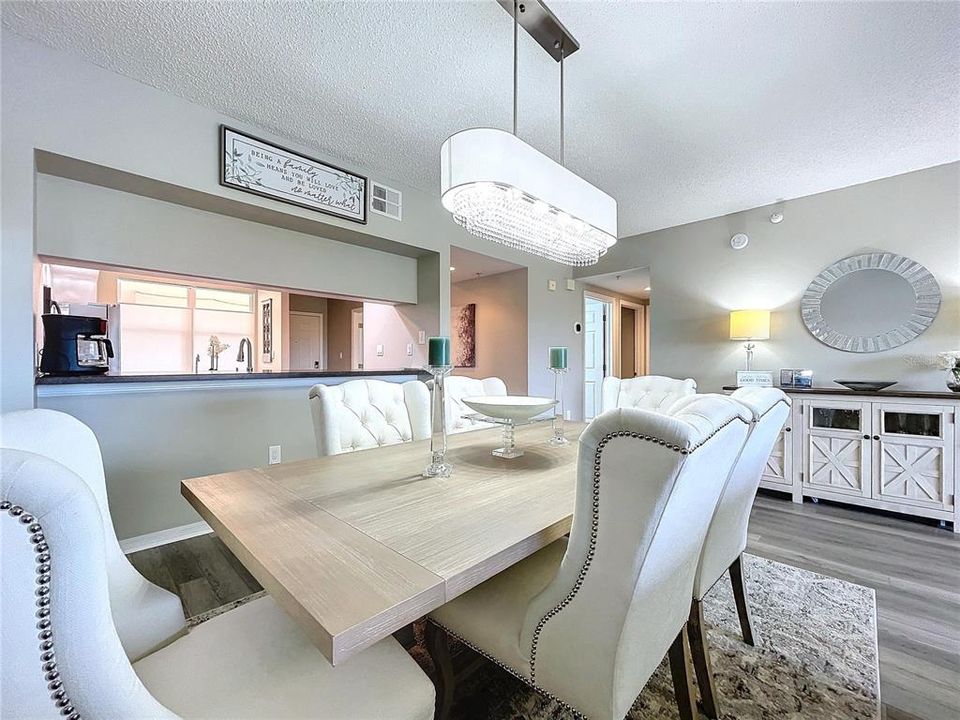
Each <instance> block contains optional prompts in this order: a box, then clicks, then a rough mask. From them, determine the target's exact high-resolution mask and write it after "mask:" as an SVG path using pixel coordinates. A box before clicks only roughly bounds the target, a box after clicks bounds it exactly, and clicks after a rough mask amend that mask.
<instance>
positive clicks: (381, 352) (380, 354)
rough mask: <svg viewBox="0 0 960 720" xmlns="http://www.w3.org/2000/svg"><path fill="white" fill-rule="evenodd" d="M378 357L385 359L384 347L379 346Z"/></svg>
mask: <svg viewBox="0 0 960 720" xmlns="http://www.w3.org/2000/svg"><path fill="white" fill-rule="evenodd" d="M377 357H383V345H377Z"/></svg>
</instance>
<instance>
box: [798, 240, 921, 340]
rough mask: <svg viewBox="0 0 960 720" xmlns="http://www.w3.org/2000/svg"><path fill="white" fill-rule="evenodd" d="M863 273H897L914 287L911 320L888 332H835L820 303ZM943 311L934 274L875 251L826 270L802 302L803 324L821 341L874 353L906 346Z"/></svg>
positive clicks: (904, 260)
mask: <svg viewBox="0 0 960 720" xmlns="http://www.w3.org/2000/svg"><path fill="white" fill-rule="evenodd" d="M861 270H886V271H888V272H892V273H896V274H897V275H899V276H900V277H902V278H903V279H905V280H906V281H907V282H909V283H910V286H911V287H912V288H913V293H914V296H915V300H914V306H913V310H912V312H911V313H910V319H909V320H907V321H906V322H904V323H902V324H901V325H899V326H897V327H895V328H892V329H891V330H888V331H886V332H882V333H876V334H872V335H850V334H847V333H842V332H838V331H837V330H834V329H833V328H832V327H831V326H830V323H828V322H827V321H826V319H825V318H824V317H823V315H822V314H821V301H822V299H823V295H824V293H826V291H827V289H828V288H829V287H830V286H831V285H832V284H833V283H834V282H836V281H837V280H839V279H840V278H842V277H845V276H846V275H849V274H851V273H855V272H859V271H861ZM939 311H940V285H939V284H938V283H937V281H936V278H934V277H933V275H932V274H931V272H930V271H929V270H927V268H925V267H924V266H923V265H921V264H920V263H918V262H915V261H913V260H911V259H910V258H907V257H903V256H902V255H896V254H894V253H885V252H876V253H864V254H862V255H853V256H851V257H848V258H844V259H843V260H838V261H837V262H835V263H833V264H832V265H830V266H829V267H827V268H825V269H824V270H823V271H822V272H821V273H820V274H819V275H817V276H816V277H815V278H814V279H813V282H811V283H810V285H809V286H808V287H807V290H806V292H805V293H804V294H803V298H802V299H801V301H800V313H801V315H802V316H803V323H804V325H806V326H807V329H808V330H809V331H810V333H811V334H812V335H813V336H814V337H815V338H816V339H817V340H819V341H820V342H822V343H823V344H825V345H829V346H830V347H833V348H836V349H837V350H843V351H844V352H854V353H875V352H884V351H885V350H892V349H893V348H896V347H900V346H901V345H905V344H906V343H908V342H910V341H911V340H913V339H915V338H916V337H918V336H919V335H920V334H921V333H922V332H923V331H924V330H926V329H927V328H928V327H930V325H931V323H933V320H934V318H935V317H936V316H937V313H938V312H939Z"/></svg>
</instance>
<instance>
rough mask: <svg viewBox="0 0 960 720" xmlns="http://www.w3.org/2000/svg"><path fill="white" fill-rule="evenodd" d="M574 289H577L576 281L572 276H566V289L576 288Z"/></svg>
mask: <svg viewBox="0 0 960 720" xmlns="http://www.w3.org/2000/svg"><path fill="white" fill-rule="evenodd" d="M576 289H577V281H576V280H574V279H573V278H567V290H576Z"/></svg>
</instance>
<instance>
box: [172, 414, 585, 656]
mask: <svg viewBox="0 0 960 720" xmlns="http://www.w3.org/2000/svg"><path fill="white" fill-rule="evenodd" d="M583 427H584V425H583V424H581V423H570V422H568V423H567V424H566V433H567V436H568V437H570V438H571V441H570V442H569V444H566V445H552V444H550V443H549V439H550V438H551V437H552V436H553V431H552V428H551V424H550V423H549V422H537V423H532V424H529V425H524V426H519V427H517V428H516V439H517V443H518V445H521V446H522V447H523V449H524V451H525V453H524V454H523V455H522V456H521V457H517V458H512V459H506V458H501V457H495V456H494V455H492V454H491V450H492V449H494V448H496V447H497V446H498V445H499V444H500V434H501V432H500V429H499V428H491V429H484V430H475V431H471V432H464V433H459V434H455V435H451V436H450V437H449V439H448V448H447V455H446V457H447V460H448V461H450V462H452V463H453V466H454V469H453V473H452V475H451V476H450V477H423V470H424V468H425V467H426V465H427V464H428V462H429V460H430V441H429V440H421V441H417V442H406V443H399V444H395V445H388V446H383V447H376V448H370V449H366V450H360V451H355V452H348V453H343V454H339V455H331V456H328V457H320V458H313V459H309V460H301V461H297V462H288V463H281V464H276V465H269V466H267V467H260V468H252V469H244V470H236V471H233V472H226V473H221V474H217V475H207V476H204V477H196V478H192V479H189V480H183V481H182V483H181V493H182V494H183V496H184V497H185V498H186V500H187V501H188V502H189V503H190V504H191V505H192V506H193V507H194V508H195V509H196V510H197V512H198V513H199V514H200V515H201V517H202V518H203V519H204V520H205V521H206V522H207V523H208V524H209V525H210V526H211V527H212V528H213V530H214V532H215V533H216V534H217V535H218V536H219V537H220V539H221V540H223V542H224V543H225V544H226V546H227V547H228V548H230V550H231V551H232V552H233V553H234V554H235V555H236V556H237V558H238V559H239V560H240V562H241V563H243V565H244V566H246V568H247V569H248V570H249V571H250V573H251V574H252V575H253V576H254V577H255V578H256V579H257V581H258V582H259V583H260V584H261V585H262V586H263V587H264V589H265V590H266V591H267V592H268V593H269V594H270V595H271V596H272V597H273V599H274V600H275V602H277V603H278V604H279V605H280V606H281V607H282V608H283V609H284V610H285V611H286V612H287V613H288V614H289V615H290V616H291V617H292V618H293V619H294V620H295V621H296V622H297V623H298V624H299V626H300V627H301V628H302V630H303V631H304V633H305V634H306V635H307V636H308V637H309V638H310V639H311V641H312V642H313V643H314V644H315V645H316V646H317V647H318V648H319V650H320V651H321V652H322V653H323V655H324V656H325V657H326V658H327V659H328V660H329V661H330V663H331V664H333V665H337V664H338V663H341V662H343V661H345V660H347V659H348V658H349V657H351V656H352V655H354V654H356V653H358V652H361V651H362V650H363V649H364V648H366V647H369V646H370V645H373V644H375V643H376V642H378V641H380V640H382V639H383V638H385V637H387V636H389V635H391V634H392V633H394V632H395V631H397V630H399V629H401V628H403V627H406V626H407V625H409V624H410V623H412V622H414V621H416V620H418V619H420V618H422V617H423V616H425V615H427V614H428V613H430V612H431V611H432V610H435V609H436V608H438V607H440V606H441V605H443V604H444V603H446V602H447V601H449V600H452V599H453V598H455V597H457V596H458V595H461V594H462V593H465V592H467V591H468V590H470V589H471V588H473V587H476V586H477V585H479V584H480V583H482V582H484V581H485V580H488V579H490V578H491V577H493V576H494V575H496V574H497V573H500V572H502V571H503V570H505V569H506V568H508V567H510V566H511V565H513V564H515V563H517V562H519V561H520V560H523V559H524V558H525V557H528V556H529V555H531V554H533V553H535V552H537V551H538V550H540V549H541V548H543V547H545V546H546V545H549V544H550V543H552V542H554V541H555V540H557V539H559V538H561V537H563V536H564V535H565V534H567V533H568V532H569V530H570V524H571V520H572V516H573V508H574V499H575V491H576V468H577V449H578V443H577V440H576V437H577V436H578V434H579V433H580V431H581V430H582V429H583Z"/></svg>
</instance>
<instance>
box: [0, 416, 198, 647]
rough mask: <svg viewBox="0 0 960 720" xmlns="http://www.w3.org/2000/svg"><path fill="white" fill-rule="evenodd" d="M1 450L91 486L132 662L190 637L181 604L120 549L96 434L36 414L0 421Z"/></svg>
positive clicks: (114, 606)
mask: <svg viewBox="0 0 960 720" xmlns="http://www.w3.org/2000/svg"><path fill="white" fill-rule="evenodd" d="M0 447H3V448H10V449H17V450H25V451H28V452H32V453H36V454H38V455H42V456H44V457H47V458H50V459H51V460H55V461H56V462H58V463H60V464H61V465H64V466H66V467H67V468H69V469H70V470H72V471H73V472H75V473H76V474H77V475H79V476H80V478H81V479H82V480H83V481H84V482H85V483H86V484H87V487H89V488H90V491H91V492H92V493H93V497H94V498H95V499H96V501H97V505H98V507H99V509H100V519H101V524H102V525H103V548H104V553H105V557H106V563H107V577H108V579H109V586H110V607H111V610H112V612H113V621H114V624H115V625H116V627H117V633H118V634H119V636H120V642H121V643H122V644H123V648H124V650H125V651H126V653H127V656H128V657H129V658H130V659H131V660H137V659H139V658H141V657H143V656H144V655H147V654H149V653H151V652H153V651H154V650H156V649H158V648H160V647H163V646H164V645H166V644H167V643H169V642H170V641H171V640H173V639H175V638H177V637H178V636H180V635H182V634H183V633H184V632H186V621H185V619H184V615H183V606H182V605H181V603H180V598H178V597H177V596H176V595H174V594H173V593H171V592H168V591H167V590H164V589H163V588H161V587H158V586H156V585H154V584H153V583H151V582H149V581H148V580H147V579H146V578H144V577H143V576H142V575H141V574H140V573H139V572H138V571H137V569H136V568H135V567H133V565H131V564H130V561H129V560H127V557H126V555H124V554H123V550H122V549H121V548H120V542H119V541H118V540H117V535H116V532H115V531H114V529H113V520H112V519H111V516H110V506H109V504H108V502H107V485H106V479H105V477H104V472H103V458H102V456H101V454H100V444H99V443H98V442H97V438H96V436H95V435H94V434H93V431H92V430H91V429H90V428H89V427H87V426H86V425H84V424H83V423H82V422H80V421H79V420H77V419H76V418H75V417H73V416H72V415H67V414H66V413H62V412H57V411H56V410H45V409H40V408H36V409H33V410H19V411H16V412H10V413H5V414H4V415H3V416H2V417H0Z"/></svg>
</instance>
